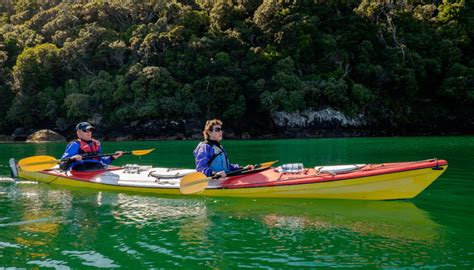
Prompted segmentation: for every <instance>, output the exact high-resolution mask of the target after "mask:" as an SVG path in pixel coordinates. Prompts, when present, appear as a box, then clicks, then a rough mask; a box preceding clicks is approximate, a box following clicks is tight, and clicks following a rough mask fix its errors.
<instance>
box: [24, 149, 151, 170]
mask: <svg viewBox="0 0 474 270" xmlns="http://www.w3.org/2000/svg"><path fill="white" fill-rule="evenodd" d="M153 150H155V148H152V149H147V150H133V151H125V152H123V154H124V155H130V154H131V155H134V156H142V155H146V154H148V153H150V152H151V151H153ZM115 154H116V153H109V154H100V155H93V156H87V155H86V156H83V157H82V159H91V158H98V157H110V156H113V155H115ZM68 159H69V158H64V159H56V158H55V157H51V156H32V157H27V158H24V159H21V160H20V161H18V167H20V168H21V169H22V170H23V171H30V172H36V171H42V170H47V169H51V168H52V167H54V165H56V164H58V163H60V162H61V161H66V160H68Z"/></svg>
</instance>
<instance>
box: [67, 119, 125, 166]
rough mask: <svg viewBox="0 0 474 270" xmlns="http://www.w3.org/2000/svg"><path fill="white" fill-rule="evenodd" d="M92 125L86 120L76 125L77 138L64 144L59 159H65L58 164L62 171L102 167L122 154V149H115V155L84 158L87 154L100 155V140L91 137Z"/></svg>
mask: <svg viewBox="0 0 474 270" xmlns="http://www.w3.org/2000/svg"><path fill="white" fill-rule="evenodd" d="M94 129H95V128H94V127H93V126H92V125H91V124H89V123H88V122H81V123H79V124H77V126H76V134H77V138H78V139H77V140H74V141H72V142H70V143H69V144H68V145H67V146H66V150H65V151H64V154H63V156H62V157H61V159H66V160H65V161H62V162H61V163H60V164H59V168H61V170H63V171H68V170H75V171H87V170H100V169H104V168H106V167H107V165H109V164H110V163H112V161H113V160H114V159H117V158H119V157H120V156H122V154H123V152H122V151H117V152H116V153H115V155H113V156H109V157H98V158H90V159H88V158H86V157H87V156H95V155H100V154H101V153H102V147H101V146H100V142H99V141H97V140H94V139H92V132H93V131H94Z"/></svg>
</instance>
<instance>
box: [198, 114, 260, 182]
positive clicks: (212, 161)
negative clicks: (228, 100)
mask: <svg viewBox="0 0 474 270" xmlns="http://www.w3.org/2000/svg"><path fill="white" fill-rule="evenodd" d="M222 133H223V130H222V121H220V120H218V119H213V120H208V121H207V122H206V126H205V127H204V130H203V132H202V135H203V136H204V141H202V142H200V143H199V144H198V146H197V147H196V149H195V150H194V152H193V153H194V157H195V160H196V171H198V172H201V173H203V174H205V175H206V176H215V175H219V176H218V177H225V176H226V175H227V173H228V172H231V171H235V170H238V169H242V168H241V167H239V165H238V164H232V163H230V161H229V158H228V157H227V154H226V152H225V150H224V147H222V145H221V144H220V142H221V141H222ZM253 168H254V166H253V165H247V166H245V168H243V169H246V170H247V169H248V170H253Z"/></svg>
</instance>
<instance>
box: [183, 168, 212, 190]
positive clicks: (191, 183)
mask: <svg viewBox="0 0 474 270" xmlns="http://www.w3.org/2000/svg"><path fill="white" fill-rule="evenodd" d="M211 179H212V177H207V176H206V175H205V174H203V173H200V172H195V173H191V174H188V175H185V176H184V177H183V178H181V182H180V184H179V191H181V193H182V194H192V193H197V192H201V191H203V190H205V189H206V188H207V185H208V184H209V181H210V180H211Z"/></svg>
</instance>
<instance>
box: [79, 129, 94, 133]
mask: <svg viewBox="0 0 474 270" xmlns="http://www.w3.org/2000/svg"><path fill="white" fill-rule="evenodd" d="M81 130H82V132H92V131H94V130H93V129H81Z"/></svg>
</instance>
